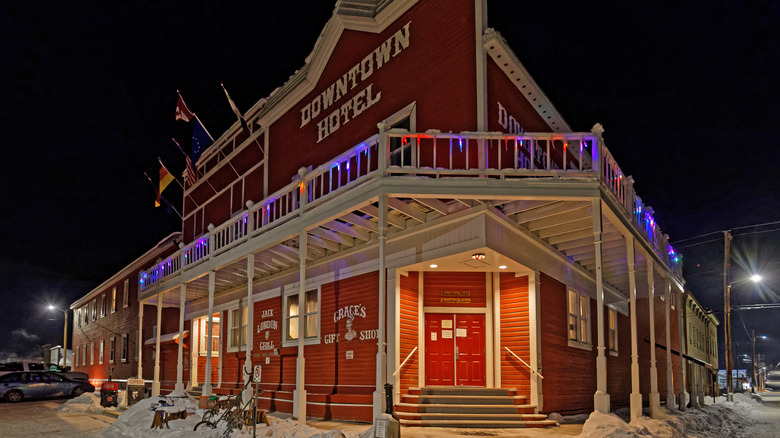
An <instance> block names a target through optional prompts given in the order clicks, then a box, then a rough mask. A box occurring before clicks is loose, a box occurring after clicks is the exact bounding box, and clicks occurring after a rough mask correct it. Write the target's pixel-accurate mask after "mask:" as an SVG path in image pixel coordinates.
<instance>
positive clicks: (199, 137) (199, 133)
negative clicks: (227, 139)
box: [192, 116, 214, 163]
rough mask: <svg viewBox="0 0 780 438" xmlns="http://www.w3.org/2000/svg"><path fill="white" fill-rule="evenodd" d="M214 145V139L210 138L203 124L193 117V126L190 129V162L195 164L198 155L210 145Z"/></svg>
mask: <svg viewBox="0 0 780 438" xmlns="http://www.w3.org/2000/svg"><path fill="white" fill-rule="evenodd" d="M212 143H214V139H213V138H211V134H209V132H208V131H206V128H205V127H204V126H203V123H201V122H200V119H199V118H198V117H197V116H196V117H195V126H193V128H192V162H193V163H197V162H198V158H200V154H202V153H203V151H205V150H206V148H208V147H209V146H211V144H212Z"/></svg>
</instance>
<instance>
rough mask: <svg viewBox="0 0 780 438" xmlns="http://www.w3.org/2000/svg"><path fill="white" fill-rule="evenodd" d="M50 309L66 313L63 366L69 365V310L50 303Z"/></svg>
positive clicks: (63, 336) (63, 335) (63, 337)
mask: <svg viewBox="0 0 780 438" xmlns="http://www.w3.org/2000/svg"><path fill="white" fill-rule="evenodd" d="M49 310H59V311H60V312H62V313H64V314H65V325H64V327H63V329H62V368H65V367H66V366H68V346H67V345H68V311H67V310H63V309H60V308H59V307H55V306H54V305H52V304H49Z"/></svg>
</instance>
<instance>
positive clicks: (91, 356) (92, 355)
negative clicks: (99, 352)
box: [89, 342, 95, 365]
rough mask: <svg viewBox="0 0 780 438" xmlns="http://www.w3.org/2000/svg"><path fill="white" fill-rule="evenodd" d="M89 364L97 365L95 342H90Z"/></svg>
mask: <svg viewBox="0 0 780 438" xmlns="http://www.w3.org/2000/svg"><path fill="white" fill-rule="evenodd" d="M89 364H90V365H95V343H94V342H90V343H89Z"/></svg>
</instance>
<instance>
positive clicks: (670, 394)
mask: <svg viewBox="0 0 780 438" xmlns="http://www.w3.org/2000/svg"><path fill="white" fill-rule="evenodd" d="M664 280H665V281H664V283H665V284H664V286H665V290H664V307H665V309H664V311H665V312H666V409H672V408H673V407H675V406H677V404H676V403H675V397H674V373H673V372H672V328H671V319H670V318H671V316H670V315H671V310H670V309H671V306H672V304H671V299H672V297H671V295H672V280H671V279H670V278H669V274H668V273H667V274H666V277H665V278H664Z"/></svg>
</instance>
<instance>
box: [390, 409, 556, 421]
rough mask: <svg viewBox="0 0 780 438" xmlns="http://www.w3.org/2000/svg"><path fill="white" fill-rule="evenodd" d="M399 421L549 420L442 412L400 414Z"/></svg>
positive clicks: (516, 415) (538, 416)
mask: <svg viewBox="0 0 780 438" xmlns="http://www.w3.org/2000/svg"><path fill="white" fill-rule="evenodd" d="M396 415H398V418H399V419H406V420H462V421H465V420H469V421H487V420H491V421H495V420H502V421H543V420H546V419H547V416H546V415H544V414H518V413H511V412H510V413H485V412H479V413H476V412H473V413H467V414H464V413H442V412H398V411H396Z"/></svg>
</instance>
